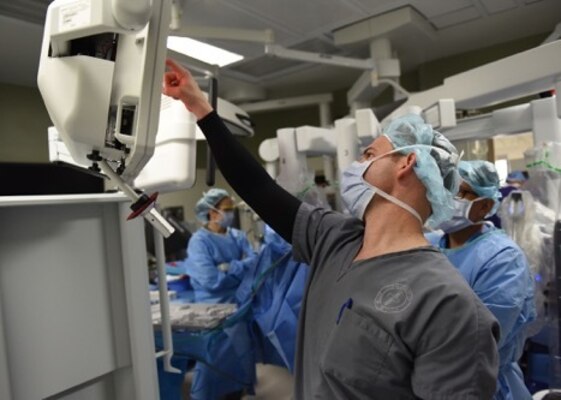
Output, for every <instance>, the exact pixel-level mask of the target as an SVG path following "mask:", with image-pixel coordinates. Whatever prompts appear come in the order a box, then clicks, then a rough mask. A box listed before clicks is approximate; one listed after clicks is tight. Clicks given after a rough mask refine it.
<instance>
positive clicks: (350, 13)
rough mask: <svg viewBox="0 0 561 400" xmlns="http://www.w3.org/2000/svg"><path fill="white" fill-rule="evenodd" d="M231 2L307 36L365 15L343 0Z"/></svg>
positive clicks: (230, 0) (240, 0)
mask: <svg viewBox="0 0 561 400" xmlns="http://www.w3.org/2000/svg"><path fill="white" fill-rule="evenodd" d="M228 3H229V4H230V5H231V6H234V5H235V6H236V7H239V8H240V9H244V10H247V11H249V12H251V13H253V14H254V15H255V16H256V17H257V18H261V19H263V20H269V21H274V22H275V24H277V25H281V26H284V27H285V29H288V30H290V31H291V32H295V33H298V34H299V35H304V36H308V35H309V34H310V33H312V32H321V31H323V32H325V31H329V30H332V29H334V27H336V26H341V25H344V24H348V23H350V22H352V21H355V20H356V19H360V18H364V16H365V15H364V13H363V12H361V11H360V10H358V9H357V8H356V7H354V6H353V5H352V4H349V3H347V2H344V1H341V0H305V1H279V0H229V1H228Z"/></svg>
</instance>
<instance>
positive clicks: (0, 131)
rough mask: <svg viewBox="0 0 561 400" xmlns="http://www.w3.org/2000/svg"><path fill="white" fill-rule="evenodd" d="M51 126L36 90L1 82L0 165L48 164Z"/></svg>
mask: <svg viewBox="0 0 561 400" xmlns="http://www.w3.org/2000/svg"><path fill="white" fill-rule="evenodd" d="M50 125H52V124H51V122H50V118H49V114H48V113H47V110H46V109H45V106H44V104H43V100H42V99H41V96H40V95H39V90H38V89H37V88H30V87H23V86H16V85H9V84H6V83H0V162H21V163H39V162H48V161H49V148H48V140H47V128H48V127H49V126H50Z"/></svg>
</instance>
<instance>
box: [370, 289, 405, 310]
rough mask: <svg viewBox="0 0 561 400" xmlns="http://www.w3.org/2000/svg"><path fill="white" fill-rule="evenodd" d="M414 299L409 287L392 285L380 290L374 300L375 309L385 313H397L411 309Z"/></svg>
mask: <svg viewBox="0 0 561 400" xmlns="http://www.w3.org/2000/svg"><path fill="white" fill-rule="evenodd" d="M412 299H413V292H411V289H410V288H409V286H407V285H404V284H402V283H392V284H391V285H386V286H384V287H383V288H382V289H380V291H379V292H378V294H377V295H376V298H375V299H374V307H376V309H377V310H378V311H382V312H385V313H397V312H400V311H403V310H405V309H406V308H407V307H409V305H410V304H411V300H412Z"/></svg>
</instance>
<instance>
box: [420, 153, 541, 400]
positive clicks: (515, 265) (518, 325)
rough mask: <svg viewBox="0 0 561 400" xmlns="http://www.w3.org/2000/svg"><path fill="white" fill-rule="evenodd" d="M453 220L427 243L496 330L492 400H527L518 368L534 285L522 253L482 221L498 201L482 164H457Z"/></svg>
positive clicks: (488, 168)
mask: <svg viewBox="0 0 561 400" xmlns="http://www.w3.org/2000/svg"><path fill="white" fill-rule="evenodd" d="M459 173H460V176H461V178H462V182H461V185H460V190H459V192H458V194H457V197H456V198H455V199H454V208H455V214H454V216H453V218H452V219H450V220H449V221H446V222H444V223H442V224H441V225H440V229H441V230H442V231H444V234H437V233H431V234H428V235H427V236H428V239H429V240H430V241H431V242H432V244H433V245H434V246H436V247H439V248H440V249H441V251H442V252H443V253H444V254H445V255H446V256H448V259H449V260H450V262H451V263H452V264H453V265H454V266H456V268H458V270H459V271H460V273H461V274H462V275H463V276H464V278H465V279H466V280H467V281H468V283H469V285H470V286H471V288H472V289H473V290H474V292H475V293H476V294H477V295H478V296H479V298H480V299H481V300H482V301H483V303H484V304H485V305H486V306H487V308H488V309H489V310H490V311H491V312H492V313H493V314H494V315H495V317H496V318H497V320H498V321H499V323H500V326H501V338H500V341H499V358H500V367H499V376H498V383H497V391H496V394H495V397H494V398H495V399H496V400H503V399H507V400H521V399H531V398H532V397H531V395H530V393H529V391H528V389H527V388H526V386H525V384H524V377H523V375H522V372H521V370H520V368H519V366H518V364H517V361H518V359H519V358H520V356H521V355H522V351H523V347H524V342H525V340H526V337H527V329H528V326H529V325H530V324H531V323H532V322H533V321H534V320H535V318H536V309H535V304H534V285H533V279H532V276H531V272H530V269H529V266H528V263H527V261H526V257H525V256H524V254H523V252H522V250H521V249H520V248H519V247H518V245H517V244H516V243H515V242H514V241H513V240H511V239H510V238H509V237H508V236H507V235H506V234H505V232H504V231H502V230H500V229H496V228H495V227H493V226H492V224H491V223H489V222H485V221H484V220H485V218H488V217H489V216H491V215H493V214H495V212H496V210H497V208H498V205H499V200H500V192H499V186H500V185H499V177H498V174H497V171H496V169H495V166H494V165H493V164H491V163H490V162H487V161H481V160H477V161H462V162H460V164H459Z"/></svg>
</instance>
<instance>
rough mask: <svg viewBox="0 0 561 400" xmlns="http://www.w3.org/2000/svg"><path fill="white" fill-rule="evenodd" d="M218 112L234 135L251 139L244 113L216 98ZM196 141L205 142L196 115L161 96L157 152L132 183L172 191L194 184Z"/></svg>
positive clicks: (175, 101)
mask: <svg viewBox="0 0 561 400" xmlns="http://www.w3.org/2000/svg"><path fill="white" fill-rule="evenodd" d="M217 109H218V112H219V114H220V116H221V118H222V120H223V121H224V123H225V124H226V125H227V126H228V127H229V128H230V130H231V131H232V133H233V134H234V135H236V136H253V124H252V122H251V120H250V118H249V116H248V115H247V113H246V112H245V111H243V110H242V109H241V108H239V107H237V106H236V105H234V104H232V103H230V102H228V101H226V100H223V99H220V98H219V99H218V106H217ZM197 140H205V137H204V135H203V132H202V131H201V130H200V128H199V127H198V126H197V121H196V118H195V116H194V115H193V114H192V113H190V112H189V111H187V109H186V108H185V105H184V104H183V103H182V102H181V101H178V100H173V99H172V98H171V97H168V96H164V95H162V101H161V107H160V123H159V125H158V135H157V136H156V150H155V152H154V156H153V157H152V158H151V159H150V161H149V162H148V164H147V165H146V166H145V167H144V169H142V171H140V174H139V175H138V177H137V178H136V180H135V181H134V185H135V186H136V187H137V188H141V189H143V190H147V191H152V190H157V191H159V192H160V193H162V192H172V191H178V190H184V189H188V188H190V187H192V186H193V185H194V184H195V178H196V172H197V165H196V161H197V142H196V141H197Z"/></svg>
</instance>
